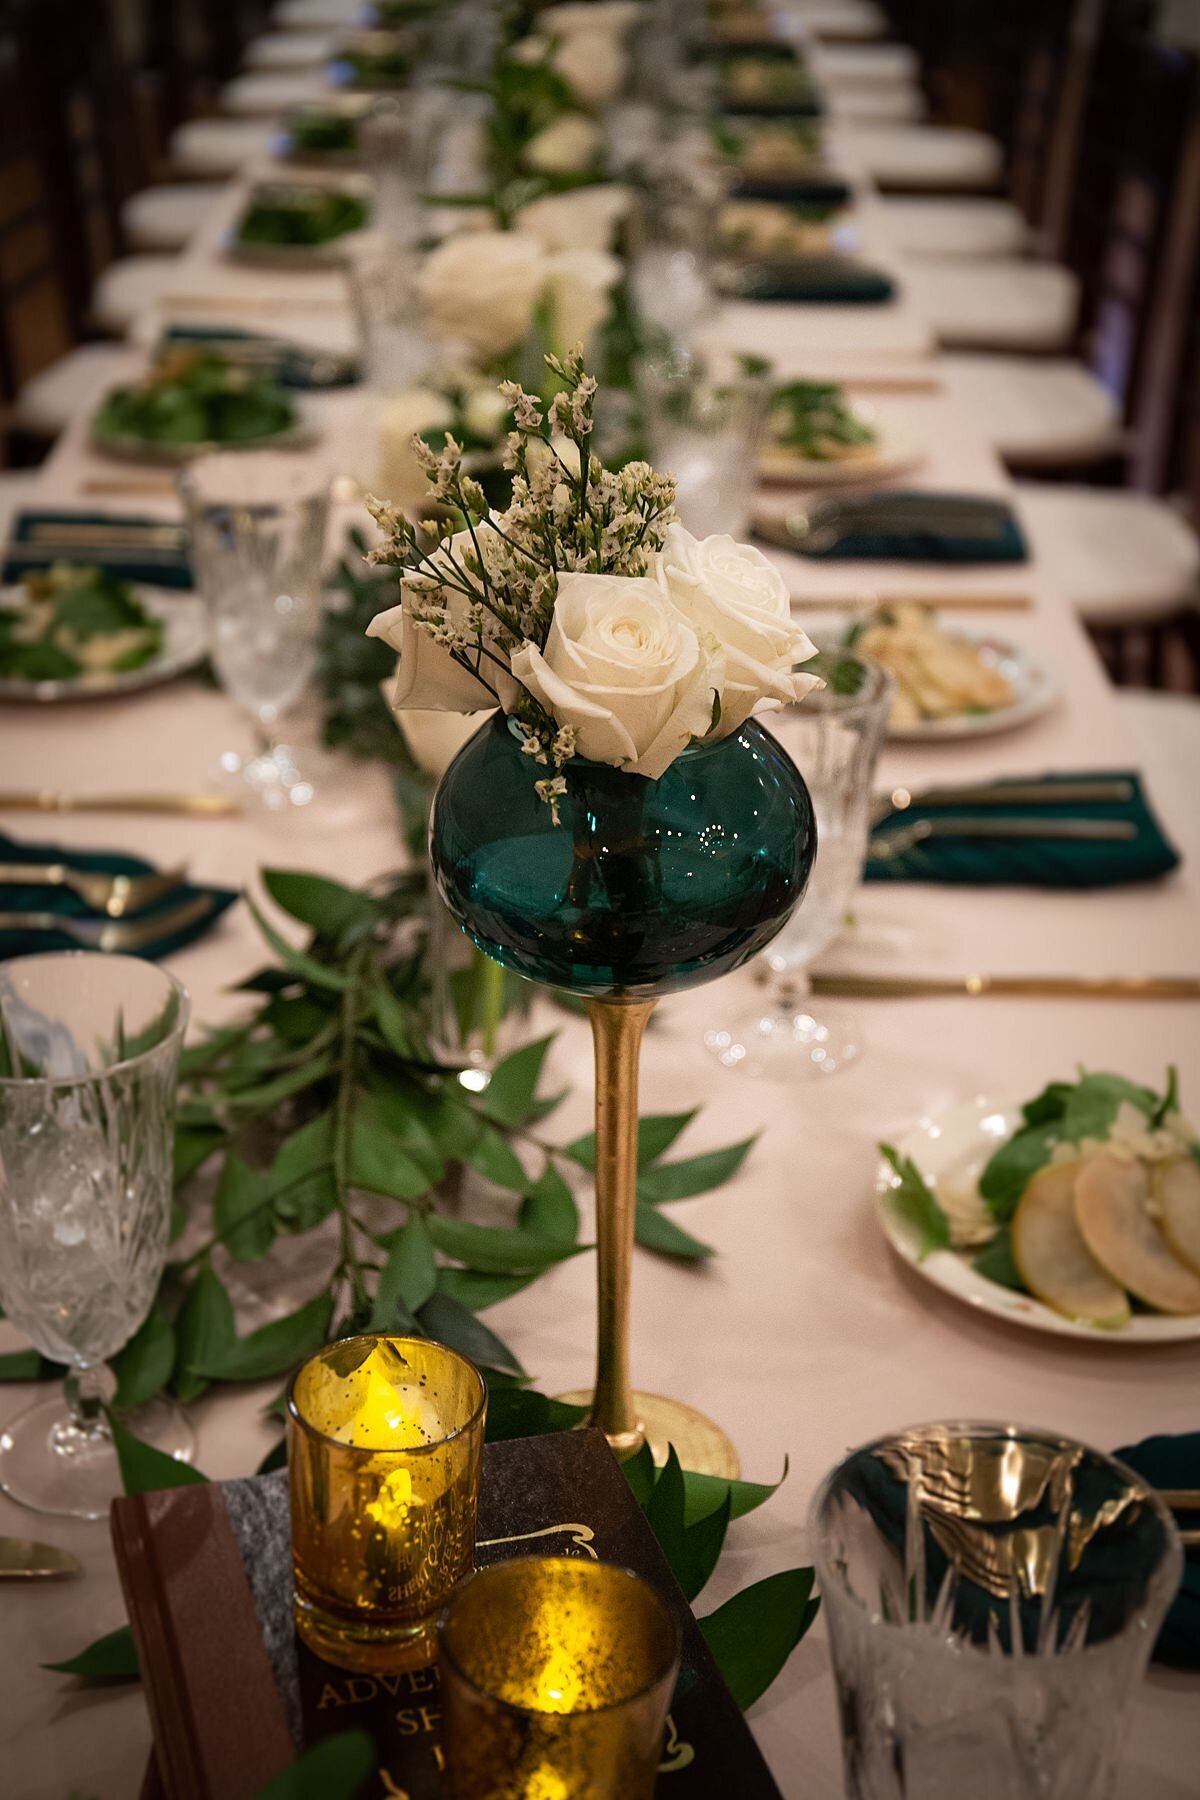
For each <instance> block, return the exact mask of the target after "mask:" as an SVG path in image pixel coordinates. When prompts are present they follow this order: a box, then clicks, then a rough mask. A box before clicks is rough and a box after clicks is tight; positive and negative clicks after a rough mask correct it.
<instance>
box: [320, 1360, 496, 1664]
mask: <svg viewBox="0 0 1200 1800" xmlns="http://www.w3.org/2000/svg"><path fill="white" fill-rule="evenodd" d="M287 1411H288V1418H287V1441H288V1477H289V1484H290V1489H291V1512H292V1564H293V1571H294V1577H295V1608H296V1629H297V1631H298V1632H299V1634H300V1636H301V1638H302V1639H303V1640H304V1642H305V1643H306V1644H307V1645H308V1647H309V1649H310V1650H313V1651H315V1652H316V1654H317V1655H318V1656H321V1657H324V1658H325V1660H326V1661H327V1662H332V1663H335V1664H337V1665H338V1666H339V1667H340V1668H345V1669H361V1670H367V1671H374V1672H380V1671H383V1672H390V1671H392V1670H397V1669H412V1668H419V1667H420V1666H421V1665H422V1664H424V1663H427V1662H431V1661H432V1660H433V1658H434V1656H435V1655H436V1653H437V1649H436V1639H435V1635H434V1631H433V1625H434V1621H435V1620H436V1618H437V1615H438V1613H439V1612H440V1610H441V1609H442V1607H443V1606H444V1605H445V1603H446V1601H447V1599H448V1598H449V1596H450V1594H451V1593H452V1591H453V1590H454V1588H455V1586H456V1585H457V1584H458V1582H459V1581H461V1580H462V1578H463V1576H464V1575H466V1574H467V1573H468V1572H469V1570H470V1569H471V1567H472V1564H473V1561H474V1554H475V1513H476V1506H477V1502H478V1498H479V1471H480V1466H481V1463H482V1458H483V1427H484V1418H485V1415H486V1412H487V1390H486V1388H485V1387H484V1382H483V1377H482V1376H481V1375H480V1373H479V1371H478V1369H477V1368H475V1366H474V1364H473V1363H470V1362H468V1361H467V1359H466V1358H465V1357H463V1356H459V1355H458V1353H457V1351H454V1350H449V1349H447V1348H446V1346H445V1345H444V1344H434V1343H430V1342H429V1341H428V1340H427V1339H424V1338H409V1337H393V1336H384V1335H369V1336H362V1337H351V1338H343V1339H342V1340H341V1341H340V1342H339V1343H336V1344H331V1345H329V1346H328V1347H327V1348H326V1349H324V1350H321V1351H319V1352H318V1354H317V1355H316V1356H314V1357H312V1358H311V1359H310V1361H308V1362H306V1363H305V1364H304V1366H303V1368H302V1369H301V1370H300V1371H299V1373H298V1374H297V1376H296V1377H295V1379H294V1381H293V1382H292V1385H291V1389H290V1392H289V1394H288V1407H287Z"/></svg>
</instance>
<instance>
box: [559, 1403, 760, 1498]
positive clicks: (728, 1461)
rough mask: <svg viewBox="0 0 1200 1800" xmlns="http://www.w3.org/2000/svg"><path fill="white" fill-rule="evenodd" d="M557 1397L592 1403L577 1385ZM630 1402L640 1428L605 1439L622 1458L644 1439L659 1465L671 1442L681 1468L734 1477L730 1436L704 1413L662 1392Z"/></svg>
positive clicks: (738, 1464)
mask: <svg viewBox="0 0 1200 1800" xmlns="http://www.w3.org/2000/svg"><path fill="white" fill-rule="evenodd" d="M557 1398H558V1399H559V1400H561V1401H563V1402H564V1404H566V1405H567V1406H590V1405H591V1403H592V1393H591V1389H590V1388H577V1389H574V1390H573V1391H572V1392H571V1393H569V1394H559V1395H557ZM633 1404H634V1407H635V1409H636V1411H637V1416H638V1422H639V1427H640V1429H639V1430H638V1431H637V1432H635V1433H628V1432H626V1433H622V1434H621V1436H620V1437H619V1438H614V1437H610V1438H609V1440H608V1441H609V1443H610V1444H611V1445H612V1448H613V1450H614V1452H615V1454H616V1455H617V1456H618V1457H620V1458H621V1460H622V1461H624V1460H625V1458H626V1457H628V1456H632V1455H634V1454H635V1453H636V1451H637V1450H638V1449H639V1448H640V1446H641V1444H642V1442H643V1441H645V1442H647V1443H648V1444H649V1445H650V1453H651V1455H652V1456H653V1457H654V1460H655V1462H656V1463H657V1464H658V1466H659V1468H661V1467H662V1466H663V1464H664V1463H665V1462H666V1460H667V1446H668V1445H669V1444H674V1446H675V1454H676V1456H677V1457H678V1458H679V1460H680V1462H681V1464H682V1465H683V1467H684V1468H685V1469H692V1470H694V1471H695V1473H696V1474H697V1475H716V1476H719V1477H720V1479H721V1480H722V1481H736V1480H737V1479H738V1477H739V1476H740V1474H741V1472H742V1465H741V1462H740V1461H739V1459H738V1453H737V1451H736V1450H735V1449H734V1447H733V1441H732V1439H731V1438H729V1437H727V1436H726V1434H725V1432H723V1431H722V1430H721V1427H720V1426H719V1425H717V1424H715V1423H714V1421H713V1420H712V1419H710V1418H707V1417H706V1416H705V1414H704V1413H702V1412H697V1411H696V1408H695V1407H694V1406H688V1405H687V1404H686V1402H684V1401H683V1400H669V1399H667V1397H666V1396H665V1395H664V1394H642V1393H638V1394H635V1395H634V1396H633Z"/></svg>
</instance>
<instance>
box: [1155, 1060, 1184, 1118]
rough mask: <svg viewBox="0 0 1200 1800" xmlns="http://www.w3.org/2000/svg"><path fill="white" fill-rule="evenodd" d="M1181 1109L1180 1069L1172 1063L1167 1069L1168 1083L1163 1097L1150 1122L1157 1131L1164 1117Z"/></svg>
mask: <svg viewBox="0 0 1200 1800" xmlns="http://www.w3.org/2000/svg"><path fill="white" fill-rule="evenodd" d="M1178 1111H1179V1070H1178V1069H1177V1068H1176V1067H1175V1065H1174V1063H1171V1064H1170V1066H1169V1067H1168V1069H1167V1085H1166V1089H1165V1091H1164V1093H1163V1097H1162V1099H1161V1100H1160V1101H1159V1102H1158V1105H1157V1106H1156V1107H1155V1108H1154V1111H1153V1113H1152V1114H1151V1116H1150V1124H1151V1126H1152V1127H1153V1129H1154V1130H1155V1131H1157V1130H1158V1127H1159V1126H1160V1125H1161V1124H1162V1122H1163V1120H1164V1119H1167V1118H1169V1117H1170V1116H1171V1114H1172V1113H1175V1112H1178Z"/></svg>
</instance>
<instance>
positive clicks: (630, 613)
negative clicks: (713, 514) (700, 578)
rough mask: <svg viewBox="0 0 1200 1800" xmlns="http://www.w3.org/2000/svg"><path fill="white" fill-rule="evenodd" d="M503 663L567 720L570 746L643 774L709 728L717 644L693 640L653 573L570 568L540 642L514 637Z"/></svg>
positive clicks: (658, 769)
mask: <svg viewBox="0 0 1200 1800" xmlns="http://www.w3.org/2000/svg"><path fill="white" fill-rule="evenodd" d="M714 653H715V654H714ZM512 669H513V674H514V675H515V676H516V677H517V680H518V681H520V682H521V684H522V685H523V686H524V687H525V688H526V689H527V690H528V692H529V693H530V694H532V695H533V697H534V699H535V700H538V701H540V702H541V704H542V705H543V706H544V707H545V709H546V711H547V712H548V713H549V714H550V716H551V717H552V718H553V719H554V720H555V722H556V723H557V724H558V725H559V727H560V728H561V727H562V726H564V725H565V726H570V727H572V728H573V730H574V743H575V753H576V755H578V756H583V757H586V758H587V759H588V760H589V761H591V762H603V763H612V764H615V765H616V767H618V768H621V769H624V770H626V771H627V772H628V773H629V774H631V775H644V776H646V777H648V778H649V779H650V780H652V781H655V780H657V779H658V777H659V776H660V775H662V774H663V773H664V772H665V770H666V769H668V768H669V767H670V765H671V763H673V762H674V760H675V758H676V757H677V756H678V755H679V753H680V751H681V750H683V749H685V748H686V746H687V745H688V744H690V743H691V742H692V740H693V739H694V738H699V737H703V736H704V734H705V732H706V731H707V730H708V727H709V725H710V723H711V722H712V715H713V703H714V700H715V697H716V694H717V692H718V690H719V686H720V679H721V673H722V669H721V656H720V647H719V646H718V645H711V646H709V648H708V649H705V648H703V647H702V646H701V644H700V641H699V639H698V638H697V635H696V633H695V632H694V631H693V630H692V628H691V626H690V625H689V624H688V623H687V621H686V620H685V619H684V618H683V617H682V616H681V615H680V613H679V612H678V611H677V610H676V608H675V607H674V606H672V604H671V602H670V601H669V600H668V599H667V597H666V596H665V595H664V593H663V592H662V589H661V588H660V587H659V586H658V584H657V582H655V581H652V580H650V579H649V578H648V577H641V578H638V577H630V576H620V575H587V574H570V573H568V574H565V575H560V576H559V578H558V597H557V599H556V600H555V603H554V617H553V620H552V622H551V625H550V635H549V637H548V638H547V639H546V647H545V649H544V650H540V649H539V648H538V646H537V645H536V644H529V643H527V644H523V645H522V646H521V648H520V649H519V650H518V651H516V652H515V654H514V656H513V659H512Z"/></svg>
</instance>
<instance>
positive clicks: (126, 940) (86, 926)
mask: <svg viewBox="0 0 1200 1800" xmlns="http://www.w3.org/2000/svg"><path fill="white" fill-rule="evenodd" d="M212 910H213V899H212V896H211V895H210V894H197V895H196V896H195V898H194V899H192V900H185V901H184V903H183V905H182V906H175V907H172V908H171V910H170V911H169V912H164V913H156V914H155V916H154V917H153V918H152V919H130V920H125V919H105V920H101V919H69V918H64V917H62V916H61V915H60V914H58V913H39V912H28V913H0V931H33V932H40V931H45V932H51V931H53V932H61V933H62V934H63V936H64V937H69V938H73V939H74V940H75V942H76V943H77V944H83V945H84V946H85V948H87V949H89V950H110V951H111V950H141V949H144V947H145V946H146V945H147V944H156V943H158V942H159V940H160V939H161V938H168V937H174V935H175V933H176V932H177V931H186V930H187V928H188V926H189V925H198V924H199V923H200V921H201V920H202V919H205V918H207V917H208V915H209V913H211V912H212Z"/></svg>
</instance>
